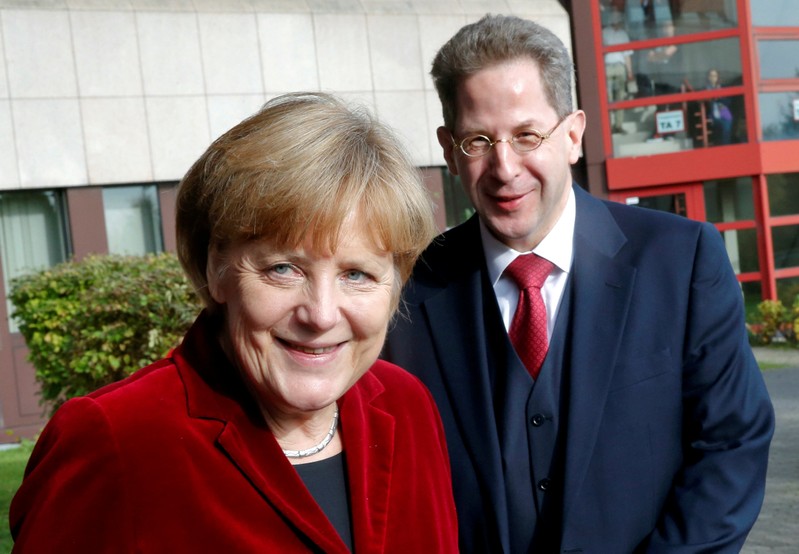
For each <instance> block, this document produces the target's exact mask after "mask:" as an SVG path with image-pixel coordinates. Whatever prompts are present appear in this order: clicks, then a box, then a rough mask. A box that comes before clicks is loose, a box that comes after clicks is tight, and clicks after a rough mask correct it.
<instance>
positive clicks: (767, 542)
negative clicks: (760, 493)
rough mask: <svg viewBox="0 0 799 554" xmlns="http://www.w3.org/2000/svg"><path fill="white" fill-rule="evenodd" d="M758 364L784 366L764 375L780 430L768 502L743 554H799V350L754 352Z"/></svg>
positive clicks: (773, 451)
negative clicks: (763, 362) (798, 553)
mask: <svg viewBox="0 0 799 554" xmlns="http://www.w3.org/2000/svg"><path fill="white" fill-rule="evenodd" d="M755 357H757V359H758V361H761V362H762V361H765V362H768V363H769V364H784V365H785V366H786V367H784V368H781V369H766V370H765V371H764V373H763V376H764V377H765V379H766V386H767V387H768V389H769V393H770V394H771V400H772V402H773V403H774V411H775V413H776V416H777V427H776V430H775V432H774V440H773V441H772V443H771V454H770V456H769V468H768V476H767V478H766V499H765V501H764V503H763V510H762V511H761V513H760V518H759V519H758V521H757V523H756V524H755V527H754V529H752V532H751V533H750V535H749V538H748V539H747V541H746V544H745V545H744V548H743V550H742V551H741V552H742V553H743V554H796V553H797V552H799V351H793V350H778V349H768V350H766V349H755Z"/></svg>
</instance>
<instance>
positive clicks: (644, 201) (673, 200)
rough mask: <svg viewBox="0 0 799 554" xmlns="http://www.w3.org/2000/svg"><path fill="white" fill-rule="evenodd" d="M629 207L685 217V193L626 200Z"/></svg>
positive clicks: (637, 197)
mask: <svg viewBox="0 0 799 554" xmlns="http://www.w3.org/2000/svg"><path fill="white" fill-rule="evenodd" d="M627 204H628V205H630V206H639V207H641V208H649V209H650V210H660V211H661V212H669V213H672V214H677V215H681V216H683V217H685V216H686V211H685V210H686V206H685V193H682V192H680V193H677V194H659V195H654V196H636V197H631V198H628V199H627Z"/></svg>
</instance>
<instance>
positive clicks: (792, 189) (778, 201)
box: [766, 173, 799, 265]
mask: <svg viewBox="0 0 799 554" xmlns="http://www.w3.org/2000/svg"><path fill="white" fill-rule="evenodd" d="M766 183H767V187H768V203H769V208H770V210H769V211H770V215H771V216H772V217H778V216H781V215H795V214H799V173H781V174H775V175H766ZM797 265H799V264H797Z"/></svg>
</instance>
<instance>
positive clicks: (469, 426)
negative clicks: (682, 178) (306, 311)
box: [385, 16, 773, 554]
mask: <svg viewBox="0 0 799 554" xmlns="http://www.w3.org/2000/svg"><path fill="white" fill-rule="evenodd" d="M432 75H433V78H434V80H435V83H436V87H437V90H438V94H439V97H440V99H441V101H442V104H443V112H444V126H443V127H440V128H439V129H438V131H437V134H438V140H439V143H440V144H441V147H442V148H443V151H444V158H445V159H446V162H447V166H448V168H449V170H450V171H451V172H452V173H453V174H455V175H458V176H459V177H460V179H461V181H462V183H463V186H464V188H465V190H466V192H467V194H468V195H469V197H470V199H471V201H472V203H473V204H474V207H475V208H476V210H477V215H476V216H475V217H473V218H472V219H470V220H469V221H467V222H466V223H464V224H463V225H461V226H459V227H456V228H454V229H452V230H450V231H449V232H447V233H445V234H444V235H442V236H441V237H439V238H438V239H436V240H435V241H434V242H433V244H432V245H431V246H430V247H429V248H428V250H427V251H426V252H425V254H424V255H423V259H422V260H421V261H420V262H419V263H417V266H416V269H415V273H414V276H413V280H412V282H411V283H410V285H409V287H408V289H407V290H406V293H405V297H404V298H405V302H406V306H407V312H408V314H407V315H408V317H407V318H401V319H399V320H398V321H397V322H396V325H395V327H394V329H393V330H392V332H391V334H390V338H389V340H388V343H387V346H386V353H385V354H386V356H387V357H389V358H390V359H391V360H393V361H395V362H397V363H399V364H400V365H403V366H404V367H406V368H407V369H409V370H410V371H412V372H413V373H415V374H416V375H418V376H420V377H421V378H422V380H423V381H424V382H425V383H426V384H427V386H428V387H429V388H430V390H431V391H432V393H433V395H434V397H435V399H436V402H437V404H438V407H439V410H440V412H441V416H442V418H443V422H444V426H445V430H446V433H447V438H448V447H449V455H450V460H451V465H452V473H453V481H454V490H455V496H456V505H457V508H458V517H459V527H460V546H461V549H462V551H463V552H467V553H468V552H490V553H499V552H506V553H508V552H510V553H516V552H532V551H534V552H544V553H549V552H598V553H603V554H606V553H614V554H616V553H628V552H678V551H679V552H682V553H687V552H700V551H701V552H738V550H739V549H740V547H741V544H742V543H743V541H744V539H745V537H746V534H747V532H748V531H749V529H750V528H751V526H752V524H753V522H754V521H755V518H756V517H757V514H758V512H759V509H760V506H761V503H762V499H763V492H764V481H765V475H766V463H767V456H768V446H769V442H770V439H771V435H772V431H773V410H772V407H771V403H770V401H769V398H768V395H767V392H766V389H765V386H764V383H763V379H762V377H761V375H760V372H759V370H758V367H757V365H756V363H755V360H754V358H753V357H752V353H751V350H750V348H749V346H748V343H747V336H746V331H745V327H744V323H743V308H742V298H741V291H740V288H739V286H738V283H737V282H736V279H735V276H734V274H733V272H732V269H731V266H730V263H729V260H728V258H727V254H726V252H725V250H724V246H723V244H722V241H721V238H720V236H719V233H718V232H717V231H716V230H715V229H714V228H713V226H711V225H709V224H706V223H698V222H694V221H690V220H688V219H684V218H681V217H678V216H674V215H670V214H665V213H662V212H655V211H649V210H645V209H643V208H636V207H627V206H623V205H621V204H616V203H611V202H605V201H601V200H599V199H595V198H593V197H591V196H590V195H589V194H587V193H586V192H584V191H583V190H582V189H581V188H580V187H579V186H576V185H575V184H573V183H572V178H571V172H570V165H571V164H573V163H575V162H576V161H577V160H578V158H579V156H580V151H581V146H580V145H581V140H582V136H583V131H584V129H585V124H586V121H585V119H586V118H585V114H584V113H583V112H582V111H581V110H573V108H572V100H571V78H572V64H571V61H570V59H569V56H568V53H567V51H566V49H565V48H564V46H563V44H562V43H561V42H560V41H559V40H558V39H557V38H556V37H555V36H554V35H553V34H552V33H551V32H549V31H548V30H546V29H544V28H542V27H540V26H538V25H536V24H535V23H532V22H529V21H525V20H521V19H518V18H515V17H504V16H486V17H484V18H483V19H481V20H480V21H479V22H477V23H475V24H472V25H467V26H466V27H464V28H463V29H461V30H460V31H459V32H458V33H457V34H456V35H455V36H454V37H453V38H452V39H451V40H450V41H449V42H448V43H447V44H446V45H444V47H442V49H441V50H440V51H439V53H438V54H437V56H436V58H435V61H434V63H433V69H432ZM531 251H532V252H534V254H536V255H537V256H533V255H529V254H528V256H525V257H521V255H522V254H526V253H529V252H531ZM517 257H519V258H520V259H521V260H538V259H539V257H540V258H543V259H545V260H548V261H549V262H551V265H550V266H549V267H550V268H551V271H550V272H549V275H548V277H547V278H546V281H545V282H544V284H543V287H542V293H543V302H544V304H545V307H546V314H540V313H539V312H540V310H538V308H536V306H540V304H541V301H542V299H541V296H538V299H537V301H536V300H535V295H534V294H533V292H537V291H529V292H528V291H527V289H526V287H527V285H526V284H525V285H523V286H524V287H525V290H524V291H522V292H523V293H522V294H520V291H519V285H517V284H516V283H515V282H514V279H520V281H521V278H519V277H518V276H517V275H516V272H515V270H514V271H511V272H510V273H511V274H512V275H513V277H511V276H510V275H509V274H508V273H507V272H506V268H508V269H509V270H511V269H512V267H515V266H516V258H517ZM511 262H513V263H511ZM549 262H544V264H547V263H549ZM522 263H525V262H522ZM546 271H549V268H548V269H547V270H546ZM546 271H545V272H544V273H546ZM532 286H533V287H535V286H536V285H532ZM537 286H540V285H537ZM517 303H518V304H519V310H518V311H519V313H522V314H529V315H530V316H531V320H530V321H527V323H524V324H522V332H521V333H520V332H519V325H518V324H517V322H513V323H512V320H513V319H514V318H515V316H514V313H515V312H517V309H516V306H517ZM537 314H538V315H537ZM541 317H543V318H544V320H545V321H542V320H541ZM542 325H543V327H544V329H543V330H542V331H543V333H544V337H543V340H542V337H540V336H536V332H537V331H538V330H540V327H541V326H542ZM506 329H510V331H511V334H512V335H513V336H514V339H515V340H516V341H519V342H516V343H514V344H516V345H517V346H515V347H514V345H513V344H512V342H511V338H510V337H509V334H508V332H507V331H506ZM529 338H535V339H536V340H538V341H541V342H543V343H544V344H543V347H541V348H538V349H535V348H533V349H530V348H529V347H528V346H526V345H525V344H524V339H529ZM547 342H548V350H547V351H546V358H545V360H544V361H543V364H542V366H541V367H540V369H539V368H538V367H536V366H537V365H538V364H539V363H540V362H539V361H538V360H536V359H535V358H536V356H539V357H540V355H541V354H543V348H546V343H547ZM522 359H524V360H525V362H526V363H527V366H525V365H524V364H523V361H522ZM532 375H536V377H535V378H534V377H533V376H532ZM418 455H419V456H420V457H421V459H420V463H424V460H423V456H424V453H423V452H421V453H419V454H418Z"/></svg>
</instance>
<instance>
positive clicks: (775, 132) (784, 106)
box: [758, 91, 799, 141]
mask: <svg viewBox="0 0 799 554" xmlns="http://www.w3.org/2000/svg"><path fill="white" fill-rule="evenodd" d="M758 101H759V105H760V123H761V125H762V126H763V129H762V131H763V140H767V141H771V140H786V139H796V138H799V91H797V92H764V93H761V94H759V95H758Z"/></svg>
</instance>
